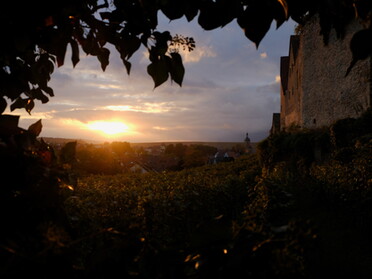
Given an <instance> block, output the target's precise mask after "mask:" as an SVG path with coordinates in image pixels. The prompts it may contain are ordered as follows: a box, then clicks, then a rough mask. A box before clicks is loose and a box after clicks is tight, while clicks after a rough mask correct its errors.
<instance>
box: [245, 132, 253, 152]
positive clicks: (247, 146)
mask: <svg viewBox="0 0 372 279" xmlns="http://www.w3.org/2000/svg"><path fill="white" fill-rule="evenodd" d="M244 142H245V153H248V154H251V153H252V152H253V148H252V144H251V139H250V138H249V136H248V133H247V134H246V136H245V140H244Z"/></svg>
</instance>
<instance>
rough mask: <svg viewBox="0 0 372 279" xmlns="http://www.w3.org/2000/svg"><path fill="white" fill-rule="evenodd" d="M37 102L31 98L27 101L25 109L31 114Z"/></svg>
mask: <svg viewBox="0 0 372 279" xmlns="http://www.w3.org/2000/svg"><path fill="white" fill-rule="evenodd" d="M34 106H35V102H34V100H33V99H31V98H29V99H28V100H27V102H26V105H25V109H26V111H27V112H28V114H30V115H31V110H32V109H33V108H34Z"/></svg>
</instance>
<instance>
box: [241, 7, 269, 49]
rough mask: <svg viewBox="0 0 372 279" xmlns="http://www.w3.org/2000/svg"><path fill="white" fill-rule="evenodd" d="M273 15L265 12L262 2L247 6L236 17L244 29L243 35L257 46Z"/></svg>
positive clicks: (267, 29)
mask: <svg viewBox="0 0 372 279" xmlns="http://www.w3.org/2000/svg"><path fill="white" fill-rule="evenodd" d="M272 21H273V16H272V15H271V14H270V13H267V11H266V9H265V6H264V5H263V4H257V5H256V6H250V7H248V8H247V9H246V10H245V11H244V13H243V14H242V15H241V16H239V17H238V24H239V25H240V27H241V28H243V30H244V34H245V36H246V37H247V38H248V39H249V40H251V41H252V42H254V43H255V44H256V47H257V48H258V47H259V44H260V42H261V40H262V39H263V38H264V37H265V35H266V33H267V32H268V31H269V29H270V27H271V22H272Z"/></svg>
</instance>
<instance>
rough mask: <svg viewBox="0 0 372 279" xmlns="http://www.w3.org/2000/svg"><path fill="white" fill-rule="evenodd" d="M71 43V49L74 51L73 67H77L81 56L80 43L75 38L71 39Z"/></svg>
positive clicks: (72, 56)
mask: <svg viewBox="0 0 372 279" xmlns="http://www.w3.org/2000/svg"><path fill="white" fill-rule="evenodd" d="M70 45H71V51H72V54H71V61H72V65H73V67H74V68H75V66H76V64H77V63H79V61H80V58H79V45H78V43H77V42H76V41H75V40H71V41H70Z"/></svg>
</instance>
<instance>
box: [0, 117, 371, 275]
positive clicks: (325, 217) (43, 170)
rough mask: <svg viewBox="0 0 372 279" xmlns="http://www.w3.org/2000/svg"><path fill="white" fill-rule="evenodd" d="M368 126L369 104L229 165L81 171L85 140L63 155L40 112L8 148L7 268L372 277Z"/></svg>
mask: <svg viewBox="0 0 372 279" xmlns="http://www.w3.org/2000/svg"><path fill="white" fill-rule="evenodd" d="M370 123H371V112H370V111H369V112H367V113H366V114H365V115H364V116H363V117H362V118H360V119H345V120H342V121H339V122H337V123H336V124H335V125H333V126H332V127H331V128H330V129H321V130H312V131H302V132H287V133H280V134H277V135H273V136H270V137H269V138H267V139H266V140H264V141H262V142H261V143H260V144H259V145H258V147H257V150H258V153H257V154H253V155H246V156H242V157H240V158H239V159H237V160H235V161H233V162H224V163H219V164H213V165H205V166H202V167H195V168H189V169H184V170H182V171H164V172H161V173H156V172H153V173H151V172H150V173H144V174H136V173H119V174H114V175H102V174H101V175H99V174H87V175H79V174H78V173H74V164H75V163H74V162H75V161H74V154H75V153H74V150H75V146H76V143H68V144H66V145H65V146H64V147H63V148H62V150H61V153H60V154H55V153H54V152H53V150H52V149H51V148H50V146H48V145H47V144H46V143H45V142H43V141H41V142H40V141H38V140H36V136H37V135H38V133H39V132H40V129H41V127H40V123H35V124H34V126H31V128H29V130H28V131H22V133H20V134H19V136H17V137H15V140H14V139H13V141H9V144H10V143H11V144H12V145H11V146H12V148H13V149H12V152H7V149H6V148H5V147H4V146H0V152H1V154H2V156H1V160H4V162H7V164H6V165H5V164H4V166H6V168H4V169H3V170H2V173H1V175H2V177H3V180H2V181H3V185H2V187H1V189H0V190H1V196H0V198H1V203H0V206H1V210H0V217H1V220H2V221H3V224H4V226H2V231H1V239H0V240H1V241H0V258H1V261H0V277H1V278H19V277H21V276H23V277H24V276H30V275H33V276H38V277H39V278H66V277H69V278H111V277H119V278H120V277H121V278H141V279H142V278H146V279H147V278H149V279H150V278H151V279H152V278H188V279H194V278H195V279H197V278H200V279H202V278H258V279H261V278H319V274H322V275H323V276H326V277H329V278H333V277H336V278H349V277H351V278H371V276H372V268H371V264H370V263H371V260H372V253H371V252H370V251H371V248H372V242H371V239H370V234H371V232H372V221H371V220H372V203H371V200H372V191H371V189H372V188H371V186H372V185H371V182H372V179H371V172H372V169H371V168H372V163H371V158H372V156H371V155H372V154H371V151H372V148H371V143H372V141H371V139H372V131H371V128H370V125H369V124H370ZM9 146H10V145H9ZM14 150H19V152H14Z"/></svg>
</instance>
